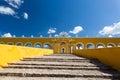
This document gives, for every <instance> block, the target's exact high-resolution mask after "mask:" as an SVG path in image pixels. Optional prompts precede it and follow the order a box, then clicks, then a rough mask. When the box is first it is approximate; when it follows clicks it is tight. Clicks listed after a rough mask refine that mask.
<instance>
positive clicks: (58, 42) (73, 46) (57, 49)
mask: <svg viewBox="0 0 120 80" xmlns="http://www.w3.org/2000/svg"><path fill="white" fill-rule="evenodd" d="M0 44H8V45H18V46H28V47H36V48H50V49H53V50H54V53H73V50H81V49H96V48H107V47H120V38H0Z"/></svg>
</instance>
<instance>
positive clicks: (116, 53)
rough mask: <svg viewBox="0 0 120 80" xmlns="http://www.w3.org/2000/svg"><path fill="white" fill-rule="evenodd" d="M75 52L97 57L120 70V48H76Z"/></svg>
mask: <svg viewBox="0 0 120 80" xmlns="http://www.w3.org/2000/svg"><path fill="white" fill-rule="evenodd" d="M74 54H76V55H79V56H83V57H88V58H96V59H98V60H99V61H100V62H102V63H104V64H106V65H109V66H111V67H113V68H114V69H116V70H118V71H120V48H119V47H118V48H102V49H86V50H75V51H74Z"/></svg>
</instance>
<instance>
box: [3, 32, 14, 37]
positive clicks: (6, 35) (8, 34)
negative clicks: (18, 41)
mask: <svg viewBox="0 0 120 80" xmlns="http://www.w3.org/2000/svg"><path fill="white" fill-rule="evenodd" d="M2 37H13V36H12V35H11V33H5V34H3V35H2Z"/></svg>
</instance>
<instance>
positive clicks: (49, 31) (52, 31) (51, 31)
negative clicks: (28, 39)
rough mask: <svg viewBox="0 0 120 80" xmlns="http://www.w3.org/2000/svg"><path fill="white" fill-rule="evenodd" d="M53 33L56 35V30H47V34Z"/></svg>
mask: <svg viewBox="0 0 120 80" xmlns="http://www.w3.org/2000/svg"><path fill="white" fill-rule="evenodd" d="M53 33H56V28H50V29H49V30H48V34H53Z"/></svg>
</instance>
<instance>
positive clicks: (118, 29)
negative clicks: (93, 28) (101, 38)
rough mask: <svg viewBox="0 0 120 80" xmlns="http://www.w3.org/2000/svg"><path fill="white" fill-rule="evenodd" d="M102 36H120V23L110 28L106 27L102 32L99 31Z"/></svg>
mask: <svg viewBox="0 0 120 80" xmlns="http://www.w3.org/2000/svg"><path fill="white" fill-rule="evenodd" d="M99 34H101V35H118V34H120V22H118V23H114V24H113V25H110V26H105V27H104V28H103V29H102V30H100V31H99Z"/></svg>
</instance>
